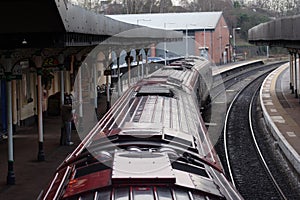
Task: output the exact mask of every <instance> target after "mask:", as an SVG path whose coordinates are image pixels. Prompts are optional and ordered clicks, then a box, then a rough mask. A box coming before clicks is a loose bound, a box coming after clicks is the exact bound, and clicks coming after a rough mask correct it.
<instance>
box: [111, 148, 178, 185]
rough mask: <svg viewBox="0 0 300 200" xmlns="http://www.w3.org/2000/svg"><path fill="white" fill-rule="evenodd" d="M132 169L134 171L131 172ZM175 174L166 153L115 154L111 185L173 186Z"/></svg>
mask: <svg viewBox="0 0 300 200" xmlns="http://www.w3.org/2000/svg"><path fill="white" fill-rule="evenodd" d="M133 168H134V171H133V170H132V169H133ZM175 181H176V177H175V174H174V172H173V170H172V166H171V162H170V159H169V157H168V155H167V154H166V153H158V152H126V151H124V152H116V153H115V157H114V161H113V167H112V183H113V184H128V183H132V184H135V183H145V182H149V183H159V184H163V183H167V184H174V183H175Z"/></svg>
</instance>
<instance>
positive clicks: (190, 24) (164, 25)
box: [107, 12, 232, 64]
mask: <svg viewBox="0 0 300 200" xmlns="http://www.w3.org/2000/svg"><path fill="white" fill-rule="evenodd" d="M107 16H108V17H110V18H112V19H115V20H118V21H121V22H125V23H129V24H136V25H140V26H146V27H150V28H156V29H165V30H174V31H180V32H182V33H183V35H184V38H183V40H182V42H181V43H179V44H178V43H177V45H176V44H175V43H168V44H167V48H166V50H167V56H166V57H167V58H168V57H172V56H174V55H173V54H174V53H175V54H181V55H185V54H189V55H197V56H199V55H203V54H205V53H206V52H208V55H209V56H210V57H211V59H212V60H213V61H214V62H215V63H216V64H223V63H227V62H230V60H232V58H231V57H232V45H231V44H230V37H231V36H230V31H229V27H228V25H227V23H226V21H225V19H224V16H223V13H222V12H187V13H154V14H127V15H107ZM186 40H187V41H186ZM186 43H188V44H187V46H188V52H186ZM163 45H164V44H158V45H157V46H156V47H155V50H152V52H151V56H157V57H162V58H164V52H163V51H164V50H165V49H164V46H163ZM205 50H206V52H205ZM172 53H173V54H172Z"/></svg>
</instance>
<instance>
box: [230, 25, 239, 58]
mask: <svg viewBox="0 0 300 200" xmlns="http://www.w3.org/2000/svg"><path fill="white" fill-rule="evenodd" d="M239 30H241V28H240V27H237V28H233V29H232V34H233V62H235V58H236V53H235V49H236V46H235V31H239Z"/></svg>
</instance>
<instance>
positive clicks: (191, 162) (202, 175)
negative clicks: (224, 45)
mask: <svg viewBox="0 0 300 200" xmlns="http://www.w3.org/2000/svg"><path fill="white" fill-rule="evenodd" d="M200 63H201V64H202V65H199V64H197V63H195V61H193V62H192V61H191V60H190V61H189V62H186V61H185V63H184V66H183V65H180V64H179V63H177V64H176V63H175V64H174V65H173V66H167V67H164V68H162V69H161V70H159V71H160V72H157V73H154V74H153V75H151V76H150V77H149V78H147V79H145V80H143V81H141V82H139V83H138V84H136V85H134V86H132V87H130V88H129V89H128V90H127V91H126V92H125V93H124V94H123V95H122V97H121V98H120V99H119V100H118V101H117V102H116V103H115V104H114V105H113V107H112V108H111V109H110V110H109V111H108V112H107V113H106V115H105V116H104V117H103V118H102V119H101V120H100V121H99V122H98V124H97V125H96V126H95V127H94V128H93V130H91V132H90V133H89V135H88V136H87V137H86V138H85V139H84V140H83V141H82V143H81V144H80V145H79V146H78V147H77V148H76V150H75V151H74V152H73V153H72V154H70V155H69V157H68V158H67V159H66V160H65V162H64V163H62V165H61V166H60V167H59V168H58V170H57V173H56V175H55V178H54V180H53V182H52V183H51V185H50V187H49V189H48V190H47V191H46V192H45V193H46V195H45V196H47V197H55V196H59V195H63V198H64V199H111V200H115V199H116V200H127V199H134V200H139V199H149V200H150V199H153V200H157V199H159V200H173V199H174V200H175V199H180V200H195V199H225V198H226V199H227V198H228V199H239V197H240V196H239V194H238V193H236V191H235V190H234V189H232V186H231V185H230V184H229V182H228V181H227V180H226V178H225V177H224V175H223V173H222V170H221V167H220V163H219V161H218V158H217V156H216V154H215V152H214V150H213V147H212V145H211V144H210V141H209V138H208V136H207V131H206V128H205V126H204V123H203V121H202V118H201V115H200V112H199V108H198V104H197V100H196V97H195V95H194V94H193V92H192V90H193V87H192V86H193V84H194V83H195V82H196V79H197V76H198V75H199V69H200V68H201V66H202V67H203V66H204V64H203V63H202V62H200ZM181 67H183V68H181ZM174 68H177V69H174ZM58 183H61V184H58ZM63 188H64V189H63Z"/></svg>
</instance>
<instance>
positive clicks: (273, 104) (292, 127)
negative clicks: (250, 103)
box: [260, 63, 300, 174]
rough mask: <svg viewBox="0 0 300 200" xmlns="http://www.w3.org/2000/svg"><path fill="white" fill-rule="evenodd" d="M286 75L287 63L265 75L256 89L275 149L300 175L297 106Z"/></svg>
mask: <svg viewBox="0 0 300 200" xmlns="http://www.w3.org/2000/svg"><path fill="white" fill-rule="evenodd" d="M289 76H290V68H289V63H286V64H283V65H282V66H280V67H279V68H277V69H276V70H274V71H273V72H272V73H271V74H269V76H268V77H267V78H266V79H265V80H264V82H263V84H262V87H261V90H260V103H261V107H262V110H263V115H264V118H265V121H266V124H267V126H268V127H269V129H270V130H271V132H272V134H273V136H274V138H275V139H276V140H277V143H278V146H279V147H280V148H281V150H282V151H283V153H284V154H285V156H286V157H287V159H288V160H289V161H290V163H291V164H292V165H293V166H294V168H295V170H296V171H297V172H298V174H300V103H299V99H298V98H296V97H295V94H292V92H291V90H290V77H289Z"/></svg>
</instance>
